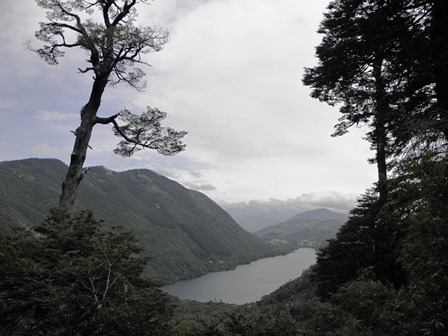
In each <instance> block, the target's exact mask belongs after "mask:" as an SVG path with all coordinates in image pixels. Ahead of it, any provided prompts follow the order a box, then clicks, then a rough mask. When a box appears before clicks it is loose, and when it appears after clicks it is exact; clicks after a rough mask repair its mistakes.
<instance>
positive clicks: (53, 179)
mask: <svg viewBox="0 0 448 336" xmlns="http://www.w3.org/2000/svg"><path fill="white" fill-rule="evenodd" d="M66 170H67V166H66V165H65V164H64V163H63V162H61V161H58V160H54V159H26V160H18V161H8V162H0V230H2V231H5V232H11V229H12V228H13V227H27V226H33V225H35V224H36V223H39V222H40V221H41V220H42V219H43V218H44V216H45V215H46V213H47V210H48V209H49V208H50V207H51V206H53V205H55V204H56V203H57V200H58V196H59V193H60V188H61V182H62V180H63V177H64V175H65V173H66ZM77 207H78V208H88V209H93V210H95V212H96V213H97V214H98V216H99V217H100V218H101V219H103V220H105V222H106V224H108V225H122V226H123V227H124V228H126V229H129V230H132V231H134V233H136V234H137V236H138V238H139V240H140V242H141V244H142V246H143V247H144V249H145V251H146V254H147V255H148V256H150V257H151V258H152V259H151V261H150V264H149V266H148V269H147V273H148V275H150V276H152V277H155V278H159V279H162V280H165V281H169V282H173V281H176V280H179V279H186V278H191V277H195V276H199V275H202V274H205V273H207V272H210V271H215V270H221V269H229V268H232V267H234V266H236V265H238V264H241V263H247V262H250V261H252V260H256V259H259V258H262V257H266V256H271V255H274V254H278V253H279V252H278V250H275V249H274V248H273V247H272V244H269V243H267V242H265V241H263V240H261V239H259V238H257V237H256V236H254V235H252V234H250V233H248V232H247V231H245V230H244V229H242V228H241V227H240V226H238V224H237V223H236V222H235V221H234V220H233V219H232V218H231V217H230V215H229V214H228V213H227V212H225V211H224V210H223V209H222V208H220V207H219V206H218V205H217V204H216V203H215V202H213V201H212V200H211V199H209V198H208V197H207V196H205V195H204V194H202V193H200V192H197V191H194V190H189V189H186V188H184V187H183V186H181V185H180V184H178V183H176V182H174V181H172V180H170V179H168V178H166V177H164V176H161V175H159V174H157V173H155V172H153V171H151V170H147V169H137V170H130V171H126V172H114V171H111V170H108V169H106V168H104V167H91V168H88V170H87V173H86V175H85V177H84V179H83V181H82V182H81V185H80V188H79V192H78V198H77Z"/></svg>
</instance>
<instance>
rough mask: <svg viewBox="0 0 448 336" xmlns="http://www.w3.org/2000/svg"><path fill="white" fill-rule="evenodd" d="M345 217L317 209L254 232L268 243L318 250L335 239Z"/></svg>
mask: <svg viewBox="0 0 448 336" xmlns="http://www.w3.org/2000/svg"><path fill="white" fill-rule="evenodd" d="M347 217H348V216H347V215H344V214H339V213H336V212H332V211H330V210H327V209H317V210H313V211H308V212H304V213H302V214H298V215H296V216H294V217H292V218H291V219H289V220H287V221H285V222H282V223H279V224H275V225H271V226H268V227H266V228H264V229H261V230H259V231H256V232H254V234H255V235H257V236H258V237H260V238H263V239H266V240H270V241H278V242H281V241H285V242H289V243H291V244H293V245H294V246H297V247H313V248H316V249H317V248H320V247H322V246H324V245H326V242H327V240H328V239H331V238H334V237H336V233H337V232H338V230H339V228H340V227H341V226H342V225H343V224H344V223H345V221H346V219H347Z"/></svg>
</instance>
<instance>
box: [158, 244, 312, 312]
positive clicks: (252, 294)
mask: <svg viewBox="0 0 448 336" xmlns="http://www.w3.org/2000/svg"><path fill="white" fill-rule="evenodd" d="M315 262H316V251H315V250H314V249H311V248H301V249H298V250H296V251H294V252H292V253H290V254H288V255H285V256H277V257H272V258H264V259H260V260H257V261H254V262H252V263H250V264H248V265H240V266H237V267H236V268H235V269H234V270H232V271H224V272H212V273H208V274H206V275H204V276H202V277H199V278H195V279H191V280H184V281H179V282H176V283H175V284H174V285H170V286H165V287H163V288H162V289H163V290H164V291H165V292H167V293H169V294H172V295H175V296H177V297H180V298H182V299H191V300H196V301H200V302H209V301H222V302H226V303H236V304H245V303H250V302H255V301H258V300H260V299H261V297H262V296H263V295H266V294H269V293H272V292H273V291H275V290H276V289H277V288H279V287H280V286H281V285H283V284H285V283H287V282H288V281H290V280H293V279H296V278H298V277H299V276H300V275H301V274H302V272H303V271H304V270H305V269H307V268H308V267H310V266H311V265H313V264H314V263H315Z"/></svg>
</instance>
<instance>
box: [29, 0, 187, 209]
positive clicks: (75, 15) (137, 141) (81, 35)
mask: <svg viewBox="0 0 448 336" xmlns="http://www.w3.org/2000/svg"><path fill="white" fill-rule="evenodd" d="M36 3H37V4H38V5H39V6H40V7H42V8H44V9H46V10H47V15H46V18H47V21H46V22H41V23H40V29H39V30H38V31H37V32H36V38H37V39H38V40H40V41H42V42H43V46H41V47H40V48H37V49H34V51H36V52H37V54H38V55H39V56H40V57H41V58H42V59H43V60H44V61H46V62H47V63H48V64H50V65H56V64H58V59H59V58H60V57H63V56H64V55H65V52H66V50H67V49H73V48H80V49H82V50H84V51H85V52H86V53H87V55H88V59H87V65H82V66H80V67H78V70H79V71H80V72H81V73H84V74H85V73H93V84H92V89H91V93H90V97H89V99H88V101H87V103H86V104H85V105H84V106H83V108H82V109H81V122H80V126H79V127H78V128H77V129H76V131H74V135H75V136H76V139H75V143H74V147H73V151H72V153H71V157H70V165H69V168H68V172H67V176H66V178H65V181H64V183H63V185H62V193H61V197H60V202H59V206H61V207H65V208H67V209H71V208H72V207H73V205H74V202H75V198H76V192H77V188H78V185H79V183H80V182H81V180H82V178H83V172H82V168H83V165H84V162H85V159H86V155H87V150H88V148H89V141H90V138H91V135H92V131H93V127H94V126H95V125H97V124H111V125H113V129H114V132H115V135H117V136H119V137H121V138H122V140H121V141H120V142H119V144H118V147H117V149H116V150H115V151H114V152H115V153H116V154H119V155H123V156H131V155H132V154H133V153H134V152H136V151H137V150H139V149H142V148H149V149H156V150H157V151H158V152H159V153H161V154H164V155H174V154H176V153H178V152H180V151H182V150H184V148H185V145H183V144H182V142H181V139H182V138H183V137H184V136H185V134H186V132H184V131H181V132H178V131H174V130H173V129H171V128H165V127H162V126H161V124H160V121H161V120H163V119H164V118H165V117H166V113H165V112H161V111H160V110H159V109H157V108H150V107H148V109H147V111H146V112H144V113H143V114H142V115H140V116H137V115H134V114H132V113H131V112H130V111H128V110H123V111H122V112H121V113H116V114H114V115H111V116H109V117H99V116H97V113H98V110H99V108H100V105H101V98H102V96H103V93H104V90H105V89H106V86H107V85H116V84H118V83H123V82H124V83H126V84H127V85H130V86H131V87H134V88H136V89H143V88H144V87H145V85H146V83H145V82H144V81H142V80H143V78H144V76H145V72H144V71H143V70H142V68H141V66H142V65H148V63H147V62H146V61H145V60H144V58H143V56H144V54H148V53H151V52H158V51H160V50H161V49H162V47H163V46H164V45H165V44H166V43H167V42H168V32H167V31H166V30H163V29H155V28H152V27H149V26H139V25H137V21H136V19H137V6H138V5H144V4H146V3H147V1H144V0H141V1H139V0H98V1H87V0H36ZM119 119H121V120H124V121H125V122H128V124H125V125H119V124H118V122H117V120H119Z"/></svg>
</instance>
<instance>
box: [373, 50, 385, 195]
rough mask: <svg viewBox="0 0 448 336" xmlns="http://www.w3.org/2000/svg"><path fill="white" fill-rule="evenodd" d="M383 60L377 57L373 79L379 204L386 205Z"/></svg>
mask: <svg viewBox="0 0 448 336" xmlns="http://www.w3.org/2000/svg"><path fill="white" fill-rule="evenodd" d="M382 66H383V58H382V57H377V58H376V60H375V61H374V65H373V77H374V79H375V103H376V106H375V122H374V137H375V138H374V141H375V143H376V156H375V158H376V164H377V171H378V193H379V203H380V204H384V203H385V202H386V200H387V163H386V158H387V153H386V148H387V135H386V120H387V112H388V105H387V100H386V93H385V87H384V81H383V73H382Z"/></svg>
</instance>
